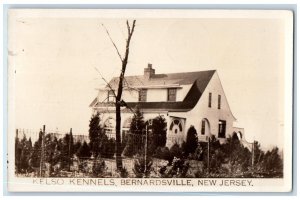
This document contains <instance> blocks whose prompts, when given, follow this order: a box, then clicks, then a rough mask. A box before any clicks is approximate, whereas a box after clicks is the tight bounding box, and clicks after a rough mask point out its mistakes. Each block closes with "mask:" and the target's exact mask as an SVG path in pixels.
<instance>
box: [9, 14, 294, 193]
mask: <svg viewBox="0 0 300 200" xmlns="http://www.w3.org/2000/svg"><path fill="white" fill-rule="evenodd" d="M8 14H9V15H8V58H7V59H8V123H9V126H8V134H7V135H8V136H7V137H8V141H7V142H8V144H7V146H8V189H9V191H17V192H18V191H54V192H55V191H56V192H58V191H69V192H88V191H94V192H110V191H130V192H139V191H149V192H155V191H161V192H174V191H187V192H204V191H206V192H216V191H223V192H289V191H291V188H292V134H293V132H292V114H291V113H292V79H293V13H292V12H291V11H288V10H167V9H166V10H155V9H153V10H151V9H148V10H138V9H136V10H134V9H132V10H126V9H125V10H118V9H115V10H109V9H108V10H101V9H98V10H97V9H90V10H84V9H81V10H79V9H68V10H64V9H10V10H9V12H8Z"/></svg>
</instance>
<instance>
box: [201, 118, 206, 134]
mask: <svg viewBox="0 0 300 200" xmlns="http://www.w3.org/2000/svg"><path fill="white" fill-rule="evenodd" d="M201 135H205V120H204V119H203V120H202V124H201Z"/></svg>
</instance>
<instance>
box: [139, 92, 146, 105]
mask: <svg viewBox="0 0 300 200" xmlns="http://www.w3.org/2000/svg"><path fill="white" fill-rule="evenodd" d="M146 100H147V90H146V89H141V90H140V91H139V102H146Z"/></svg>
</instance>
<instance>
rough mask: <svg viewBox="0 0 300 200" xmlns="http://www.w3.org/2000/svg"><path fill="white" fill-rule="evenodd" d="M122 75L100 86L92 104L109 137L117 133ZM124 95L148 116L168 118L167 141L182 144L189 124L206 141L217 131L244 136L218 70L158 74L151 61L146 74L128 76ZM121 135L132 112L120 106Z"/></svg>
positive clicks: (221, 137) (219, 135) (219, 134)
mask: <svg viewBox="0 0 300 200" xmlns="http://www.w3.org/2000/svg"><path fill="white" fill-rule="evenodd" d="M118 81H119V78H118V77H115V78H113V79H112V80H111V81H110V82H109V85H110V86H106V87H105V88H101V89H98V90H99V93H98V96H97V97H96V98H95V99H94V100H93V102H92V103H91V104H90V107H91V108H92V109H93V111H94V112H97V111H99V112H100V113H101V115H100V116H101V118H102V122H103V124H102V125H103V127H104V128H105V129H106V134H107V135H108V136H109V137H115V107H114V101H115V97H114V92H113V91H112V90H111V89H113V90H116V89H117V87H118ZM122 99H123V100H124V101H125V102H126V103H127V105H128V106H129V107H130V108H135V107H136V106H137V105H138V106H139V108H140V110H141V112H142V113H143V116H144V119H145V120H151V119H153V118H155V117H156V116H158V115H161V116H163V117H164V118H165V119H166V121H167V144H166V146H168V147H170V146H172V145H173V144H174V143H179V144H181V143H182V142H183V141H184V140H185V139H186V134H187V131H188V129H189V127H190V126H194V127H195V128H196V130H197V134H198V139H199V140H200V141H207V139H208V136H211V135H215V136H216V138H217V139H219V140H220V141H221V142H224V141H225V139H226V137H228V136H230V135H232V134H233V133H237V134H238V136H239V137H240V138H243V137H244V130H243V129H241V128H236V127H233V122H234V121H235V120H236V119H235V117H234V116H233V114H232V112H231V110H230V107H229V104H228V101H227V99H226V96H225V93H224V90H223V88H222V84H221V81H220V79H219V76H218V73H217V71H216V70H209V71H197V72H182V73H169V74H156V73H155V69H153V68H152V65H151V64H148V67H147V68H145V69H144V75H140V76H126V77H125V80H124V91H123V96H122ZM121 113H122V114H121V117H122V121H121V126H122V129H121V131H122V135H124V134H126V133H127V132H128V130H129V125H130V122H131V118H132V116H133V113H132V111H131V110H130V109H128V108H125V107H123V108H122V110H121Z"/></svg>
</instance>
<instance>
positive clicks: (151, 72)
mask: <svg viewBox="0 0 300 200" xmlns="http://www.w3.org/2000/svg"><path fill="white" fill-rule="evenodd" d="M154 75H155V69H152V64H150V63H148V67H147V68H144V77H145V78H147V79H150V78H151V77H153V76H154Z"/></svg>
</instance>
